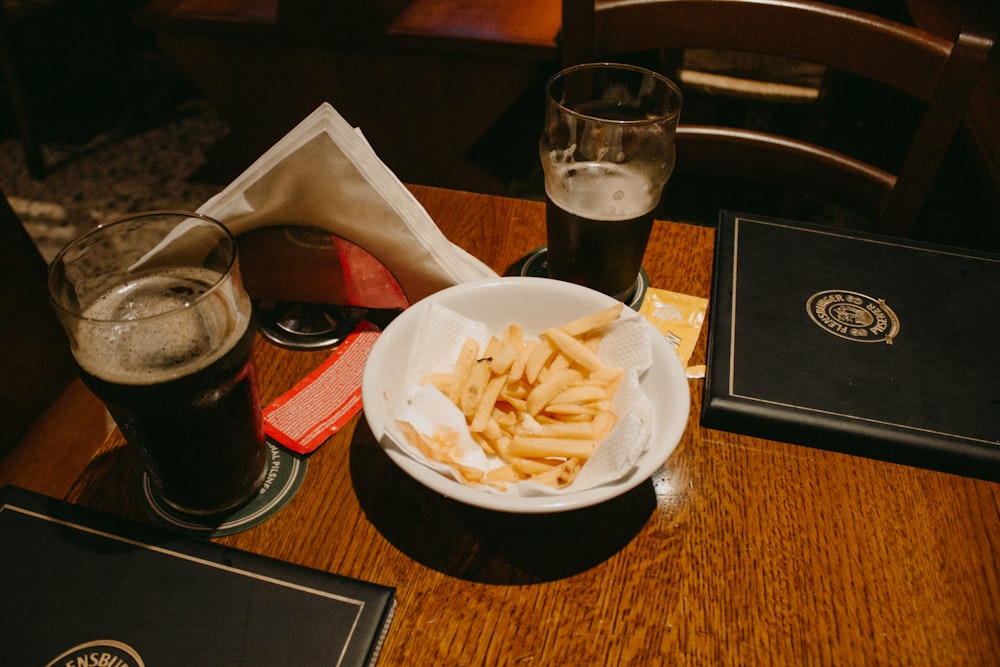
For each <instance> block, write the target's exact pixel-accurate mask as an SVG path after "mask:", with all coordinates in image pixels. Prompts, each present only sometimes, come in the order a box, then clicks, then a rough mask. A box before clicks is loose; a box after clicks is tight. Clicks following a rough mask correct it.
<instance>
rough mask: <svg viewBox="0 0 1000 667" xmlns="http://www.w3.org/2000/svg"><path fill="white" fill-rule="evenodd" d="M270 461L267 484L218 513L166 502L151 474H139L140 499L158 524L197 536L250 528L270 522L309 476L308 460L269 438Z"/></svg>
mask: <svg viewBox="0 0 1000 667" xmlns="http://www.w3.org/2000/svg"><path fill="white" fill-rule="evenodd" d="M267 449H268V456H269V458H270V464H269V466H268V470H267V475H266V477H265V478H264V485H263V486H262V487H261V490H260V491H259V493H258V494H257V495H256V496H254V497H253V499H251V500H250V501H249V502H248V503H247V504H245V505H242V506H240V507H238V508H237V509H235V510H231V511H229V512H222V513H219V514H210V515H198V514H188V513H186V512H181V511H180V510H178V509H176V508H174V507H171V506H170V505H168V504H167V503H165V502H164V501H163V499H162V497H161V496H160V494H159V492H157V491H156V489H154V488H153V485H152V484H151V483H150V480H149V476H148V475H147V474H146V473H145V472H144V471H140V473H139V498H140V500H141V503H142V506H143V509H144V510H145V512H146V514H147V515H149V517H150V518H151V519H152V520H153V521H155V522H156V523H158V524H160V525H162V526H164V527H166V528H170V529H171V530H176V531H178V532H181V533H186V534H188V535H193V536H195V537H204V538H209V537H222V536H223V535H232V534H234V533H239V532H242V531H244V530H248V529H250V528H253V527H254V526H257V525H259V524H261V523H263V522H264V521H267V520H268V519H270V518H271V517H272V516H274V515H275V514H277V513H278V511H279V510H280V509H281V508H282V507H284V506H285V504H286V503H287V502H288V501H289V500H291V499H292V498H293V497H294V496H295V493H296V492H297V491H298V490H299V486H300V485H301V484H302V480H303V479H304V478H305V476H306V468H307V467H308V460H307V459H306V458H305V457H302V456H299V455H297V454H295V453H293V452H290V451H288V450H287V449H285V448H284V447H279V446H278V445H276V444H275V443H273V442H272V441H271V440H270V439H268V440H267Z"/></svg>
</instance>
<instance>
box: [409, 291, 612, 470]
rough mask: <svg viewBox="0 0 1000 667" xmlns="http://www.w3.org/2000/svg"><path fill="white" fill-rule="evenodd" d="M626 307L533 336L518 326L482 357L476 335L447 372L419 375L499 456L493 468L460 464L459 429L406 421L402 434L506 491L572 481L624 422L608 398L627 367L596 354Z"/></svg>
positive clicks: (429, 452) (433, 455)
mask: <svg viewBox="0 0 1000 667" xmlns="http://www.w3.org/2000/svg"><path fill="white" fill-rule="evenodd" d="M621 311H622V306H621V304H619V305H617V306H615V307H612V308H608V309H605V310H603V311H600V312H597V313H593V314H591V315H588V316H586V317H582V318H579V319H577V320H573V321H572V322H568V323H566V324H564V325H562V326H561V327H553V328H550V329H546V330H545V331H544V332H543V333H542V335H541V336H539V337H538V338H532V339H528V338H526V337H525V336H524V332H523V331H522V330H521V328H520V327H519V326H517V325H516V324H512V325H509V326H508V327H507V328H505V329H504V331H503V332H502V333H501V334H500V335H499V337H497V336H493V337H491V338H490V340H489V341H488V342H487V344H486V345H485V346H484V348H483V350H482V353H481V354H480V348H479V345H478V343H476V341H475V340H473V339H471V338H470V339H468V340H466V341H465V342H464V343H463V345H462V348H461V350H460V352H459V354H458V358H457V359H456V361H455V368H454V370H453V371H452V372H451V373H434V374H429V375H428V376H427V377H425V378H424V379H423V382H424V383H429V384H432V385H433V386H434V387H436V388H438V389H439V390H440V391H441V392H442V393H443V394H445V395H446V396H448V398H449V399H450V400H451V401H452V403H454V404H455V405H456V406H457V407H458V408H459V409H460V410H461V411H462V413H463V415H465V419H466V426H468V428H469V433H470V435H471V436H472V439H473V440H474V441H475V442H476V443H477V445H478V446H479V447H480V448H481V449H482V450H483V452H484V453H485V454H486V455H487V457H496V458H497V459H499V463H500V465H499V466H496V465H495V464H491V466H490V467H491V468H492V470H490V471H489V472H484V471H481V470H478V469H476V468H473V467H469V466H465V465H463V464H462V463H461V462H460V460H459V459H460V458H461V457H460V456H459V440H458V437H457V434H455V433H453V432H452V433H448V432H444V431H441V432H437V431H436V432H435V433H434V434H432V435H431V436H426V435H423V434H420V433H417V432H416V431H415V430H414V429H413V428H412V426H409V425H407V426H409V428H408V429H404V435H405V437H406V438H407V440H408V441H409V442H410V443H411V444H413V446H414V447H416V448H417V449H419V450H420V451H421V452H423V453H424V455H425V456H427V457H428V458H429V459H432V460H435V461H439V462H443V463H446V464H448V465H450V466H451V467H452V468H453V469H454V470H455V472H456V475H457V477H458V478H459V479H461V480H463V481H464V482H465V483H468V484H486V485H489V486H493V487H497V488H506V486H505V485H506V484H510V483H515V482H517V481H519V480H525V479H530V480H534V481H537V482H540V483H542V484H546V485H549V486H552V487H553V488H564V487H565V486H568V485H569V484H571V483H572V481H573V480H574V479H575V478H576V475H577V474H578V473H579V471H580V469H581V468H582V467H583V464H584V463H585V462H586V461H587V460H588V459H589V458H590V457H591V455H592V454H593V452H594V450H595V449H596V448H597V446H598V444H599V443H600V442H601V441H603V440H604V439H605V438H606V437H607V436H608V434H609V433H610V432H611V431H612V429H613V428H614V426H615V424H616V423H617V421H618V417H617V415H616V414H615V412H614V409H613V406H612V400H613V398H614V396H615V393H616V392H617V390H618V387H619V385H620V384H621V381H622V378H623V377H624V376H625V371H624V369H621V368H613V367H609V366H606V365H605V364H604V363H603V361H602V360H601V358H600V356H599V355H598V353H597V350H598V346H599V345H600V341H601V338H602V336H603V335H604V333H606V331H607V326H608V325H609V324H611V323H612V322H614V321H615V320H616V319H617V318H618V317H619V316H620V314H621ZM401 428H403V426H402V423H401ZM495 463H496V462H495Z"/></svg>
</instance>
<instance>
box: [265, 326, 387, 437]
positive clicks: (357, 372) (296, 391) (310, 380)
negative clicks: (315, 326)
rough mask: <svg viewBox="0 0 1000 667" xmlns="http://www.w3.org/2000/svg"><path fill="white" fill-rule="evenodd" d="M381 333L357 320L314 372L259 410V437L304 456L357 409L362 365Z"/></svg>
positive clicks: (347, 419) (337, 428) (362, 370)
mask: <svg viewBox="0 0 1000 667" xmlns="http://www.w3.org/2000/svg"><path fill="white" fill-rule="evenodd" d="M380 333H381V330H380V329H379V328H378V327H377V326H375V325H374V324H372V323H370V322H367V321H362V322H361V323H360V324H358V326H357V327H356V328H355V329H354V331H353V332H351V334H350V335H348V336H347V337H346V338H345V339H344V341H343V342H342V343H341V344H340V345H339V346H338V347H337V349H336V350H334V351H333V354H331V355H330V357H329V358H328V359H327V360H326V361H324V362H323V363H322V364H321V365H320V366H319V367H318V368H317V369H316V370H315V371H313V372H312V373H310V374H309V375H308V376H306V377H305V378H303V379H302V380H300V381H299V382H298V383H297V384H296V385H295V386H294V387H292V388H291V389H289V390H288V391H287V392H285V393H284V394H282V395H281V396H280V397H279V398H278V399H277V400H275V401H274V402H272V403H271V404H270V405H268V406H267V407H266V408H265V409H264V432H265V433H266V434H267V435H268V436H270V437H271V438H272V439H274V440H275V441H277V442H278V443H280V444H281V445H282V446H284V447H286V448H288V449H290V450H292V451H293V452H298V453H300V454H308V453H310V452H312V451H314V450H315V449H316V448H318V447H319V446H320V445H322V444H323V443H324V442H326V441H327V439H329V437H330V436H331V435H333V434H334V433H336V432H337V431H339V430H340V429H341V428H343V426H344V425H345V424H346V423H347V422H348V421H350V419H351V418H352V417H353V416H354V415H356V414H357V413H358V411H359V410H361V377H362V375H363V373H364V368H365V361H366V360H367V359H368V353H369V352H371V349H372V346H373V345H375V340H376V339H377V338H378V336H379V334H380Z"/></svg>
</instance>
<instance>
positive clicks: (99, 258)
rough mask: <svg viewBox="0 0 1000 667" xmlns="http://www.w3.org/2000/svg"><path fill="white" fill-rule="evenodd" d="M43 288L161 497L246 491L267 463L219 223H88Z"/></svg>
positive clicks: (225, 506)
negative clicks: (86, 230)
mask: <svg viewBox="0 0 1000 667" xmlns="http://www.w3.org/2000/svg"><path fill="white" fill-rule="evenodd" d="M49 293H50V297H51V299H52V303H53V307H54V308H55V311H56V313H57V314H58V315H59V319H60V320H61V321H62V324H63V327H64V328H65V329H66V332H67V335H68V337H69V340H70V347H71V348H72V351H73V357H74V359H75V360H76V363H77V366H78V367H79V370H80V375H81V377H82V378H83V380H84V382H85V383H86V384H87V386H88V387H89V388H90V389H91V390H92V391H93V392H94V394H96V395H97V396H98V397H99V398H100V399H101V400H102V401H103V402H104V404H105V405H106V406H107V408H108V411H109V412H110V413H111V415H112V417H114V419H115V422H116V423H117V424H118V427H119V428H120V429H121V432H122V434H123V435H124V436H125V439H126V440H127V441H128V443H129V445H130V446H131V448H132V449H133V450H134V451H135V452H136V453H137V454H138V458H139V460H140V462H141V464H142V466H143V468H144V470H145V472H146V474H148V475H149V478H150V481H151V483H152V485H153V487H154V488H155V489H156V490H157V492H158V493H159V494H160V495H161V497H162V499H163V500H164V501H166V502H167V503H169V504H170V505H172V506H174V507H175V508H176V509H178V510H180V511H183V512H188V513H191V514H214V513H218V512H224V511H226V510H230V509H234V508H236V507H238V506H240V505H242V504H244V503H245V502H247V501H248V500H249V499H250V498H252V497H253V496H254V494H255V493H256V491H257V489H258V488H259V487H260V485H261V483H262V482H263V479H264V475H265V473H266V471H267V457H266V449H265V443H264V433H263V424H262V418H261V411H260V399H259V398H258V394H257V383H256V378H255V376H254V367H253V363H252V360H251V355H250V352H251V347H252V344H253V340H254V336H255V333H256V329H255V327H254V322H253V312H252V306H251V303H250V298H249V296H248V295H247V292H246V291H245V290H244V288H243V284H242V282H241V280H240V271H239V263H238V261H237V255H236V241H235V239H234V238H233V236H232V235H231V234H230V233H229V231H228V230H227V229H226V227H224V226H223V225H221V224H220V223H218V222H216V221H214V220H211V219H209V218H206V217H204V216H201V215H198V214H195V213H187V212H176V211H157V212H150V213H144V214H139V215H135V216H132V217H129V218H125V219H123V220H120V221H117V222H114V223H112V224H109V225H106V226H102V227H99V228H97V229H95V230H93V231H91V232H90V233H88V234H85V235H84V236H82V237H80V238H79V239H77V240H75V241H73V242H72V243H70V244H69V245H68V246H67V247H66V248H64V249H63V250H62V252H61V253H60V254H59V256H58V257H57V258H56V259H55V260H54V262H53V263H52V266H51V268H50V270H49Z"/></svg>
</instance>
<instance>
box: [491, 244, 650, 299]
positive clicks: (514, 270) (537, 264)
mask: <svg viewBox="0 0 1000 667" xmlns="http://www.w3.org/2000/svg"><path fill="white" fill-rule="evenodd" d="M548 255H549V249H548V247H546V246H542V247H540V248H535V249H534V250H532V251H531V252H529V253H528V254H527V255H525V256H524V257H522V258H521V259H519V260H518V261H517V263H515V264H514V265H513V266H512V267H510V269H508V271H507V275H509V276H528V277H532V278H548V277H549V267H548V263H547V262H548ZM648 288H649V276H647V275H646V271H645V270H644V269H641V268H640V269H639V275H638V276H636V278H635V287H634V288H633V289H632V291H631V292H630V293H629V294H628V295H627V296H626V297H625V298H624V299H622V301H623V302H624V303H625V305H626V306H628V307H629V308H632V309H633V310H639V308H640V307H641V306H642V301H643V299H644V298H645V297H646V290H647V289H648Z"/></svg>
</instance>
